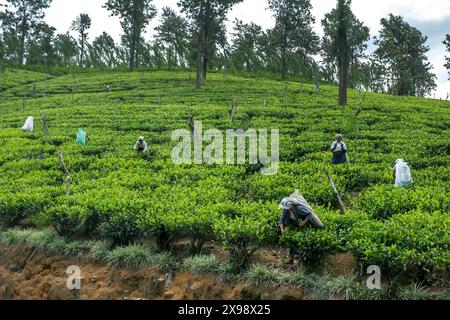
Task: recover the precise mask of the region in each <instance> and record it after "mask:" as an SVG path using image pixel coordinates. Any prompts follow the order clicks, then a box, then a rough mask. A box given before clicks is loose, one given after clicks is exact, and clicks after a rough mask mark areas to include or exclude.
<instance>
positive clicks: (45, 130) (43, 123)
mask: <svg viewBox="0 0 450 320" xmlns="http://www.w3.org/2000/svg"><path fill="white" fill-rule="evenodd" d="M42 128H43V130H44V134H45V142H46V143H47V142H48V136H49V134H48V122H47V114H46V113H44V114H43V115H42Z"/></svg>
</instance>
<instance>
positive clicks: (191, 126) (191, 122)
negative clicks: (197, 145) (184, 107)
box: [188, 112, 195, 134]
mask: <svg viewBox="0 0 450 320" xmlns="http://www.w3.org/2000/svg"><path fill="white" fill-rule="evenodd" d="M188 126H189V129H190V130H191V132H192V134H194V130H195V124H194V116H193V115H192V112H189V117H188Z"/></svg>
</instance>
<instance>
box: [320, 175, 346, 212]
mask: <svg viewBox="0 0 450 320" xmlns="http://www.w3.org/2000/svg"><path fill="white" fill-rule="evenodd" d="M323 171H324V172H325V174H326V176H327V179H328V183H329V184H330V186H331V189H333V192H334V193H335V194H336V196H337V199H338V202H339V208H340V211H341V213H345V206H344V203H343V202H342V199H341V196H340V195H339V192H338V190H337V189H336V186H335V185H334V182H333V179H332V178H331V175H330V173H329V172H328V171H327V169H325V168H323Z"/></svg>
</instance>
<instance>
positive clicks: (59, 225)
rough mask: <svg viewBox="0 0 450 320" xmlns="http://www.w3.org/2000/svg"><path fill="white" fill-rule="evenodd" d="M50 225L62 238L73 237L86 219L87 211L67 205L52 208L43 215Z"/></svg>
mask: <svg viewBox="0 0 450 320" xmlns="http://www.w3.org/2000/svg"><path fill="white" fill-rule="evenodd" d="M45 214H46V215H47V217H48V219H49V220H50V225H51V226H52V227H53V228H55V230H56V232H58V234H59V235H60V236H63V237H71V236H73V235H74V234H75V233H76V232H77V231H78V230H80V228H81V227H82V226H83V224H84V223H85V222H86V220H87V218H88V211H87V210H86V209H85V208H83V207H81V206H69V205H67V204H63V205H59V206H56V207H52V208H50V209H48V210H47V212H46V213H45Z"/></svg>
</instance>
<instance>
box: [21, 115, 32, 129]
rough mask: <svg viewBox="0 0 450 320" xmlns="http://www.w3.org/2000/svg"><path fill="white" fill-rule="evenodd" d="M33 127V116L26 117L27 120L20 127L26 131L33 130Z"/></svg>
mask: <svg viewBox="0 0 450 320" xmlns="http://www.w3.org/2000/svg"><path fill="white" fill-rule="evenodd" d="M33 128H34V118H33V117H28V118H27V121H25V124H24V125H23V127H22V130H24V131H28V132H33Z"/></svg>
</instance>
